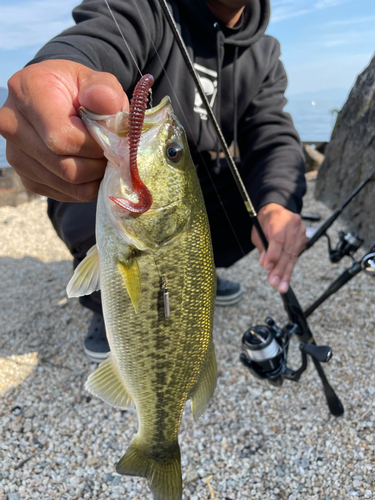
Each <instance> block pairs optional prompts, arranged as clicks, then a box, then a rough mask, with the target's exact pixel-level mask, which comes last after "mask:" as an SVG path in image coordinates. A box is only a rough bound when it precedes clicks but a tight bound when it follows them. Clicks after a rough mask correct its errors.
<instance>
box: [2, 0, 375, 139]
mask: <svg viewBox="0 0 375 500" xmlns="http://www.w3.org/2000/svg"><path fill="white" fill-rule="evenodd" d="M103 1H104V0H103ZM76 4H77V0H1V5H0V87H6V82H7V80H8V79H9V77H10V76H11V75H12V74H13V73H15V72H16V71H18V70H19V69H21V68H22V67H23V66H24V65H25V64H26V63H27V62H28V61H29V60H30V59H32V57H33V55H34V54H35V53H36V51H37V50H38V48H40V47H41V46H42V45H43V44H44V43H45V42H47V41H48V40H49V39H50V38H52V37H53V36H54V35H56V34H58V33H59V32H60V31H62V30H63V29H64V28H67V27H69V26H71V25H72V23H73V21H72V17H71V10H72V8H73V7H74V6H75V5H76ZM374 26H375V0H271V22H270V25H269V28H268V31H267V32H268V34H270V35H273V36H275V37H276V38H277V39H278V40H279V41H280V43H281V50H282V61H283V62H284V65H285V67H286V70H287V74H288V79H289V86H288V89H287V93H286V95H287V97H288V99H289V104H288V106H289V108H288V107H287V110H288V109H290V112H293V114H294V115H295V116H298V117H300V118H301V119H302V118H303V115H306V113H307V111H309V112H310V111H312V108H311V109H309V110H306V109H302V108H301V107H298V106H300V104H299V103H300V102H302V101H305V102H308V105H309V106H310V107H311V106H312V105H314V106H315V104H314V103H315V102H316V103H317V105H318V104H320V103H321V101H323V100H324V101H325V103H326V104H325V107H324V110H323V107H321V108H320V113H324V117H325V119H326V121H327V119H328V118H327V113H328V111H327V110H328V109H333V108H336V107H341V106H342V104H343V103H344V102H345V99H346V97H347V95H348V93H349V90H350V88H351V87H352V85H353V84H354V82H355V79H356V77H357V75H358V74H359V73H360V72H362V71H363V69H364V68H365V67H366V66H367V65H368V63H369V62H370V59H371V57H372V56H373V54H374V52H375V28H374ZM314 112H316V113H318V107H316V108H315V109H314ZM320 116H321V115H319V113H318V114H316V116H315V122H316V123H317V124H318V122H319V121H320ZM322 116H323V115H322ZM297 119H299V118H297ZM329 120H330V118H329ZM306 126H307V125H306ZM308 126H309V127H310V128H311V124H309V125H308ZM327 126H328V128H329V127H330V124H327ZM299 127H303V124H301V125H299ZM327 130H328V129H327V127H326V130H325V132H324V133H323V132H322V137H323V135H324V137H325V138H326V139H325V140H327V134H328V132H327ZM314 134H315V136H316V137H318V135H319V132H318V131H315V132H314ZM302 135H303V134H302ZM303 140H306V138H305V139H303Z"/></svg>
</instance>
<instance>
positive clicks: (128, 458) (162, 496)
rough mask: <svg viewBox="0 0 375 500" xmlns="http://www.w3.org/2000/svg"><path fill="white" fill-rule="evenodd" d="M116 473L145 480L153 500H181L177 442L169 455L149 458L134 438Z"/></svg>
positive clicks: (163, 454) (179, 456) (154, 455)
mask: <svg viewBox="0 0 375 500" xmlns="http://www.w3.org/2000/svg"><path fill="white" fill-rule="evenodd" d="M116 472H118V473H119V474H123V475H125V476H138V477H144V478H146V479H147V481H148V484H149V487H150V490H151V493H152V494H153V498H154V500H181V498H182V477H181V454H180V447H179V445H178V443H177V442H176V445H175V447H174V448H173V449H171V451H170V453H168V452H166V451H164V452H163V453H160V456H157V455H156V454H153V455H152V456H150V455H148V454H147V449H146V450H145V448H144V447H143V446H141V445H140V444H139V439H138V436H136V437H135V439H134V441H133V442H132V443H131V445H130V446H129V448H128V450H127V451H126V453H125V455H124V456H123V457H122V458H121V460H120V461H119V462H118V464H117V465H116Z"/></svg>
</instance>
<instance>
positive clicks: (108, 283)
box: [68, 98, 216, 500]
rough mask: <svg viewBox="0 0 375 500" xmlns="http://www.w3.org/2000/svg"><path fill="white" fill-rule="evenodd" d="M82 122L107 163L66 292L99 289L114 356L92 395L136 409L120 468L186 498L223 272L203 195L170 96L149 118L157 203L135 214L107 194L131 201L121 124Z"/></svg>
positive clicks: (143, 154)
mask: <svg viewBox="0 0 375 500" xmlns="http://www.w3.org/2000/svg"><path fill="white" fill-rule="evenodd" d="M85 113H86V114H85ZM82 116H83V119H84V121H85V123H86V125H87V127H88V128H89V130H90V132H91V133H92V135H93V136H94V137H95V138H96V139H97V140H98V142H99V143H100V144H101V145H102V146H103V148H104V151H105V154H106V156H107V158H109V159H110V161H109V163H108V166H107V169H106V173H105V176H104V179H103V181H102V184H101V186H100V190H99V197H98V204H97V221H96V238H97V246H96V249H93V250H92V251H91V250H90V251H89V252H88V256H87V257H86V259H87V261H88V263H87V265H86V266H85V265H84V263H82V264H81V265H80V266H79V267H78V268H77V270H76V272H75V275H74V276H73V278H72V282H71V284H70V285H69V286H68V293H69V295H70V296H78V295H79V294H82V292H85V293H91V292H92V291H93V290H94V289H98V288H99V282H100V289H101V295H102V306H103V314H104V319H105V326H106V332H107V337H108V341H109V345H110V348H111V354H110V357H109V359H108V360H107V361H105V362H104V363H102V364H101V365H100V366H99V368H98V369H97V370H96V371H95V372H94V373H93V374H91V375H90V377H89V380H88V383H87V388H88V389H89V390H90V391H91V392H92V393H93V394H95V395H97V396H99V397H101V398H102V399H103V400H104V401H106V402H108V403H110V404H113V405H114V406H117V407H120V408H125V407H127V406H129V405H130V404H131V403H133V404H134V405H135V407H136V410H137V416H138V432H137V435H136V437H135V439H134V441H133V443H132V444H131V445H130V447H129V449H128V450H127V452H126V453H125V455H124V456H123V458H122V459H121V460H120V462H119V463H118V465H117V471H118V472H119V473H121V474H128V475H138V476H142V477H146V478H147V479H148V482H149V485H150V488H151V491H152V493H153V495H154V498H155V500H180V499H181V496H182V486H181V469H180V450H179V445H178V431H179V427H180V422H181V417H182V413H183V410H184V407H185V403H186V401H187V399H189V398H190V399H191V404H192V410H193V415H194V418H195V419H198V418H199V417H200V416H201V414H202V413H203V411H204V409H205V407H206V405H207V403H208V400H209V399H210V397H211V395H212V393H213V390H214V388H215V384H216V360H215V354H214V346H213V338H212V325H213V311H214V299H215V292H216V275H215V267H214V262H213V255H212V247H211V239H210V232H209V226H208V221H207V215H206V210H205V206H204V201H203V196H202V193H201V189H200V185H199V181H198V178H197V175H196V172H195V168H194V165H193V162H192V160H191V157H190V152H189V149H188V145H187V140H186V137H185V134H184V131H183V129H182V127H181V125H180V124H179V123H178V121H177V119H176V118H175V116H174V115H173V110H172V107H171V104H170V100H169V98H165V99H164V100H163V101H162V102H161V103H160V105H159V106H157V107H156V108H152V109H151V110H149V111H147V112H146V118H145V123H144V126H143V132H142V137H141V142H140V146H139V151H138V158H137V161H138V168H139V174H140V176H141V178H142V181H143V182H144V183H145V185H146V186H147V188H148V189H149V190H150V192H151V194H152V199H153V203H152V206H151V208H150V209H149V210H148V211H147V212H145V213H142V214H140V215H136V216H133V215H131V214H130V215H129V214H128V213H124V210H121V209H119V208H118V207H116V206H115V205H114V203H112V202H111V201H109V196H110V195H111V196H128V197H129V198H131V197H132V196H134V193H132V191H131V186H129V183H127V181H126V161H127V159H126V153H124V150H126V147H127V144H126V137H125V138H123V137H122V135H123V134H121V131H118V130H116V128H115V127H114V126H113V123H116V119H115V118H114V117H95V115H93V114H92V113H88V112H83V113H82ZM117 120H118V118H117ZM121 121H122V118H121V120H120V122H121ZM118 122H119V121H117V123H118ZM119 135H120V136H121V137H119ZM124 148H125V149H124ZM168 148H169V149H168ZM171 148H172V149H171ZM80 267H82V269H86V271H85V272H86V275H84V272H83V270H82V269H79V268H80ZM94 268H95V269H99V272H98V273H97V274H94V271H93V269H94ZM87 269H89V272H87ZM90 272H91V274H92V275H94V276H95V278H93V277H92V276H87V275H88V274H90ZM97 275H98V276H97ZM165 285H166V286H167V288H168V292H169V309H170V316H169V317H166V311H165V306H164V293H165V289H164V288H165Z"/></svg>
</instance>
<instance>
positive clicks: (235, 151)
mask: <svg viewBox="0 0 375 500" xmlns="http://www.w3.org/2000/svg"><path fill="white" fill-rule="evenodd" d="M237 59H238V47H236V48H235V49H234V60H233V84H232V85H233V159H234V161H235V162H236V163H237V162H238V161H239V159H240V158H239V150H238V143H237V71H236V70H237Z"/></svg>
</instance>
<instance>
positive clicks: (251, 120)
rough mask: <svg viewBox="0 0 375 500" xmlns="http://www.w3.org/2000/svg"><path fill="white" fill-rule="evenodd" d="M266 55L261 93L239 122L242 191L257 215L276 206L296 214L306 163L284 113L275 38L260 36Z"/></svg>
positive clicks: (281, 70)
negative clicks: (275, 204)
mask: <svg viewBox="0 0 375 500" xmlns="http://www.w3.org/2000/svg"><path fill="white" fill-rule="evenodd" d="M263 43H266V44H270V45H271V48H269V50H264V48H261V49H260V53H261V55H262V56H263V58H264V57H265V54H269V56H268V60H267V61H264V59H263V64H262V67H264V68H265V71H264V74H263V75H262V78H263V79H262V83H261V85H260V88H259V92H258V93H257V95H256V96H255V97H254V99H253V100H252V101H251V103H250V105H249V107H248V109H247V111H246V113H245V115H244V116H243V117H242V118H241V120H240V123H239V139H238V143H239V148H240V152H241V159H242V163H243V168H244V171H243V178H244V183H245V186H246V188H247V190H248V192H249V195H250V198H251V200H252V202H253V204H254V207H255V209H256V210H259V209H260V208H261V207H262V206H264V205H266V204H268V203H278V204H279V205H282V206H283V207H285V208H287V209H289V210H291V211H292V212H296V213H299V212H300V211H301V208H302V197H303V195H304V194H305V192H306V183H305V175H304V174H305V160H304V156H303V152H302V148H301V143H300V139H299V136H298V133H297V131H296V129H295V128H294V125H293V121H292V118H291V116H290V115H289V114H288V113H285V112H284V111H283V108H284V106H285V104H286V102H287V100H286V99H285V96H284V92H285V89H286V87H287V76H286V73H285V70H284V67H283V64H282V62H281V61H280V59H279V57H280V46H279V43H278V42H277V40H276V39H274V38H272V37H268V36H266V37H264V39H263Z"/></svg>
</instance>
